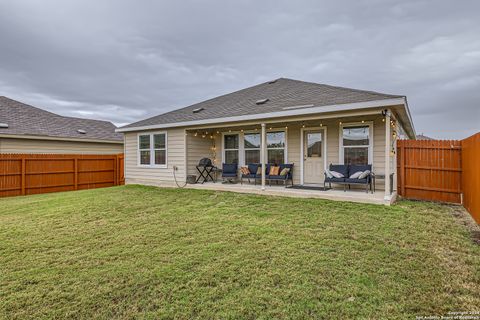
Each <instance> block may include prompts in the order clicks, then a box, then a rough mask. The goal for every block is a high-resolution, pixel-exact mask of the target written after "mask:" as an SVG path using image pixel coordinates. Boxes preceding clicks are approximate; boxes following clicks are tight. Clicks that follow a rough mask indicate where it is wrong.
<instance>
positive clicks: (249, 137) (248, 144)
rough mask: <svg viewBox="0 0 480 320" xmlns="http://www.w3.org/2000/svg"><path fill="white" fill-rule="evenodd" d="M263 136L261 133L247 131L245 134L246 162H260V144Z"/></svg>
mask: <svg viewBox="0 0 480 320" xmlns="http://www.w3.org/2000/svg"><path fill="white" fill-rule="evenodd" d="M261 140H262V137H261V135H260V133H254V132H252V133H245V134H244V135H243V148H244V158H243V159H244V162H245V164H249V163H260V145H261Z"/></svg>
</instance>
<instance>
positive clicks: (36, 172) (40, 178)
mask: <svg viewBox="0 0 480 320" xmlns="http://www.w3.org/2000/svg"><path fill="white" fill-rule="evenodd" d="M123 159H124V156H123V154H118V155H74V154H0V197H8V196H18V195H28V194H38V193H47V192H58V191H71V190H81V189H92V188H102V187H111V186H116V185H121V184H124V164H123Z"/></svg>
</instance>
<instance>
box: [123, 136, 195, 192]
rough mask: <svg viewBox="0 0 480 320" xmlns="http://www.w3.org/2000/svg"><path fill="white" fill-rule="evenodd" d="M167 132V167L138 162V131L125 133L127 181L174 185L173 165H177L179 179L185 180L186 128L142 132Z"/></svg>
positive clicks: (128, 182)
mask: <svg viewBox="0 0 480 320" xmlns="http://www.w3.org/2000/svg"><path fill="white" fill-rule="evenodd" d="M153 132H167V167H166V168H159V167H155V166H152V167H147V166H140V165H139V164H138V132H129V133H125V183H127V184H132V183H138V184H149V185H159V186H174V185H175V182H174V179H173V166H177V167H178V170H177V171H176V176H177V181H178V182H180V183H182V182H184V181H185V161H186V159H185V156H186V154H185V142H186V135H185V131H184V129H169V130H164V131H144V132H142V133H153Z"/></svg>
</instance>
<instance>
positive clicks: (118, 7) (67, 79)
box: [0, 0, 480, 138]
mask: <svg viewBox="0 0 480 320" xmlns="http://www.w3.org/2000/svg"><path fill="white" fill-rule="evenodd" d="M479 11H480V3H479V2H478V1H461V2H452V1H418V0H415V1H413V0H412V1H401V2H398V1H353V0H352V1H335V2H330V1H329V2H327V1H325V2H320V1H262V2H261V1H236V2H234V1H210V0H207V1H193V0H192V1H182V2H179V1H176V2H167V1H165V2H160V1H142V2H140V3H139V2H138V1H133V0H131V1H114V0H105V1H95V2H93V1H75V0H72V1H68V2H66V1H60V0H58V1H51V0H45V1H41V2H39V1H35V0H30V1H23V0H22V1H18V0H17V1H13V0H12V1H6V0H3V1H0V40H1V43H2V45H1V47H0V95H6V96H9V97H12V98H15V99H18V100H21V101H25V102H28V103H31V104H33V105H36V106H39V107H42V108H45V109H48V110H51V111H54V112H57V113H60V114H64V115H72V116H80V117H90V118H99V119H105V120H111V121H113V122H115V123H116V124H125V123H129V122H133V121H136V120H140V119H142V118H145V117H148V116H152V115H156V114H160V113H163V112H166V111H169V110H172V109H175V108H178V107H182V106H185V105H188V104H191V103H194V102H199V101H202V100H205V99H207V98H210V97H213V96H216V95H220V94H224V93H227V92H230V91H233V90H237V89H240V88H243V87H247V86H250V85H254V84H256V83H258V82H261V81H265V80H268V79H273V78H278V77H280V76H284V77H290V78H295V79H300V80H307V81H314V82H320V83H328V84H333V85H340V86H349V87H354V88H359V89H368V90H375V91H380V92H386V93H394V94H405V95H407V96H408V101H409V105H410V108H411V111H412V113H413V117H414V122H415V125H416V128H417V131H418V132H419V133H421V132H423V133H425V134H427V135H432V136H434V137H438V138H462V137H465V136H468V135H470V134H473V133H475V132H477V131H479V129H480V128H479V127H480V126H479V124H480V105H479V104H480V93H479V90H478V88H480V37H479V36H478V35H479V34H480V20H479V19H478V12H479Z"/></svg>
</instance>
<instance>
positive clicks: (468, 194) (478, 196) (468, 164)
mask: <svg viewBox="0 0 480 320" xmlns="http://www.w3.org/2000/svg"><path fill="white" fill-rule="evenodd" d="M462 189H463V206H464V207H465V209H467V210H468V212H470V214H471V215H472V216H473V218H474V219H475V221H477V223H478V224H480V133H477V134H475V135H473V136H471V137H470V138H467V139H463V140H462Z"/></svg>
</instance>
